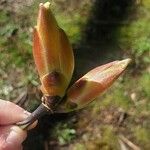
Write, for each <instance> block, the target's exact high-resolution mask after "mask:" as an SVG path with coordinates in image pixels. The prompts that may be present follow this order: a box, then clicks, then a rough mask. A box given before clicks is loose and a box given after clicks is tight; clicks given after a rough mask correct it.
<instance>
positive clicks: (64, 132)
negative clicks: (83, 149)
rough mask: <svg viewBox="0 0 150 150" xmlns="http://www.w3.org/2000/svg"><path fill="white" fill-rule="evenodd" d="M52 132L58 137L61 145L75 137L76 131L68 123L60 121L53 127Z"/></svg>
mask: <svg viewBox="0 0 150 150" xmlns="http://www.w3.org/2000/svg"><path fill="white" fill-rule="evenodd" d="M52 134H53V136H54V137H56V138H57V139H58V141H59V144H60V145H65V144H68V143H69V142H70V141H71V140H73V139H74V138H75V134H76V131H75V129H72V128H70V127H69V126H68V124H66V123H65V124H63V123H59V124H58V125H57V126H56V127H55V128H54V129H53V131H52Z"/></svg>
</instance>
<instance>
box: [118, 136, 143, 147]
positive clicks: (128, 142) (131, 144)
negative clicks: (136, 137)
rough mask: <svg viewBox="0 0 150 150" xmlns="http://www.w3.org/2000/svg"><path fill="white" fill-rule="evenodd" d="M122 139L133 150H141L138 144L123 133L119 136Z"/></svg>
mask: <svg viewBox="0 0 150 150" xmlns="http://www.w3.org/2000/svg"><path fill="white" fill-rule="evenodd" d="M119 137H120V139H121V140H122V141H123V142H124V143H126V144H127V145H128V146H129V147H130V148H132V149H133V150H141V148H140V147H138V146H137V145H135V144H133V143H132V142H131V141H129V140H128V139H127V138H126V137H124V136H123V135H120V136H119Z"/></svg>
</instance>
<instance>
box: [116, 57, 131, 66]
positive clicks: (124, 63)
mask: <svg viewBox="0 0 150 150" xmlns="http://www.w3.org/2000/svg"><path fill="white" fill-rule="evenodd" d="M130 62H131V59H130V58H127V59H124V60H121V61H119V62H118V63H119V65H121V68H123V69H125V68H126V67H127V66H128V64H129V63H130Z"/></svg>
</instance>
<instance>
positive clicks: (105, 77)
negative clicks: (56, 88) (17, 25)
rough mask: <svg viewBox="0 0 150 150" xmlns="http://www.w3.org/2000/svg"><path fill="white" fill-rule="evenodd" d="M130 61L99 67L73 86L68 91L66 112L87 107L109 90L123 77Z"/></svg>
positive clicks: (65, 105)
mask: <svg viewBox="0 0 150 150" xmlns="http://www.w3.org/2000/svg"><path fill="white" fill-rule="evenodd" d="M129 62H130V59H125V60H122V61H114V62H111V63H108V64H105V65H102V66H99V67H97V68H95V69H93V70H91V71H90V72H88V73H87V74H85V75H84V76H83V77H82V78H80V79H79V80H78V81H77V82H75V83H74V84H73V86H71V87H70V88H69V90H68V91H67V95H66V101H65V104H64V105H63V106H64V108H63V109H64V111H65V112H68V111H72V110H77V109H81V108H83V107H85V106H86V105H87V104H88V103H90V102H92V101H93V100H94V99H95V98H96V97H98V96H99V95H100V94H101V93H102V92H104V91H105V90H106V89H108V88H109V87H110V86H111V85H112V84H113V82H114V81H115V80H116V79H117V78H118V77H119V76H120V75H121V73H122V72H123V71H124V70H125V69H126V67H127V65H128V64H129Z"/></svg>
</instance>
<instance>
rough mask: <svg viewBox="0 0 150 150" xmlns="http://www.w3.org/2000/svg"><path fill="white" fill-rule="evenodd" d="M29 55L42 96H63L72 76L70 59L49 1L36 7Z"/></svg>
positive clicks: (66, 44)
mask: <svg viewBox="0 0 150 150" xmlns="http://www.w3.org/2000/svg"><path fill="white" fill-rule="evenodd" d="M33 56H34V60H35V64H36V68H37V70H38V73H39V76H40V80H41V83H42V85H41V90H42V92H43V94H44V95H45V96H60V97H63V96H64V94H65V90H66V88H67V87H68V84H69V83H70V80H71V77H72V73H73V69H74V56H73V51H72V47H71V45H70V43H69V40H68V38H67V36H66V34H65V32H64V31H63V30H62V29H61V28H60V27H59V26H58V24H57V22H56V20H55V17H54V16H53V14H52V12H51V10H50V3H49V2H47V3H45V4H42V3H41V4H40V6H39V15H38V20H37V26H35V29H34V33H33Z"/></svg>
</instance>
